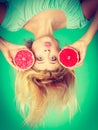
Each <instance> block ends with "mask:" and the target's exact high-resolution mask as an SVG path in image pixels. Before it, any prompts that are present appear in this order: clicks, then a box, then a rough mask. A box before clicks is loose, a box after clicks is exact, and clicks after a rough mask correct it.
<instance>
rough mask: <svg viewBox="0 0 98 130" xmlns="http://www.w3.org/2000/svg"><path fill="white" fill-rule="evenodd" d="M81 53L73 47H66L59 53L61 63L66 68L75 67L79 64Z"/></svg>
mask: <svg viewBox="0 0 98 130" xmlns="http://www.w3.org/2000/svg"><path fill="white" fill-rule="evenodd" d="M79 58H80V57H79V52H78V51H77V50H76V49H74V48H72V47H65V48H63V49H62V50H61V51H60V53H59V57H58V59H59V63H60V64H61V65H63V66H64V67H66V68H69V67H74V66H75V65H76V63H77V62H79Z"/></svg>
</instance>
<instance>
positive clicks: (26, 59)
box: [13, 49, 35, 70]
mask: <svg viewBox="0 0 98 130" xmlns="http://www.w3.org/2000/svg"><path fill="white" fill-rule="evenodd" d="M13 61H14V64H15V65H16V66H17V67H18V68H20V69H21V70H27V69H30V68H31V67H32V66H33V65H34V62H35V57H34V54H33V52H31V51H30V50H28V49H21V50H19V51H18V52H17V53H16V55H15V57H14V59H13Z"/></svg>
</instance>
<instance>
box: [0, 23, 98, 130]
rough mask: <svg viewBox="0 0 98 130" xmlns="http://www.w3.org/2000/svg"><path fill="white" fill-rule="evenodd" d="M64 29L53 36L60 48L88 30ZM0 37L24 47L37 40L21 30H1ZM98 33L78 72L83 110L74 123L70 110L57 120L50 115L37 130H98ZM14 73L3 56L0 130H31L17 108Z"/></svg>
mask: <svg viewBox="0 0 98 130" xmlns="http://www.w3.org/2000/svg"><path fill="white" fill-rule="evenodd" d="M88 27H89V25H87V26H86V27H85V28H83V29H74V30H70V29H61V30H59V31H56V32H55V33H54V36H55V37H56V39H58V40H59V42H60V44H61V47H63V46H65V45H68V44H72V43H73V42H75V41H76V40H78V39H79V38H80V37H81V36H82V35H83V34H84V33H85V32H86V30H87V29H88ZM0 35H1V36H2V37H4V38H5V39H6V40H8V41H10V42H12V43H13V44H14V43H15V44H16V43H17V44H24V42H25V41H26V40H29V39H34V36H33V35H32V34H31V33H30V32H27V31H26V30H23V29H21V30H20V31H18V32H14V33H12V32H8V31H6V30H2V29H0ZM97 42H98V33H97V34H96V35H95V36H94V38H93V40H92V41H91V43H90V45H89V47H88V50H87V54H86V57H85V60H84V64H83V65H82V66H81V67H79V68H76V69H75V72H76V77H77V83H78V87H77V99H78V103H79V106H80V109H79V110H78V111H77V112H76V114H75V116H74V117H73V119H72V120H71V122H70V121H69V120H68V112H67V110H66V111H65V112H64V113H63V114H62V115H61V117H58V118H57V117H56V113H55V111H54V112H53V111H52V112H50V113H49V115H48V116H47V117H46V119H45V124H44V126H39V127H38V130H97V129H98V101H97V100H98V94H97V93H98V92H97V91H98V58H97V53H98V52H97V49H98V43H97ZM14 81H15V71H14V69H13V68H12V67H11V66H10V65H9V63H8V62H7V61H6V59H5V58H4V56H3V55H2V53H1V52H0V130H30V129H33V128H30V126H29V125H24V123H23V118H22V116H21V114H20V113H19V111H18V110H17V107H16V102H15V92H14Z"/></svg>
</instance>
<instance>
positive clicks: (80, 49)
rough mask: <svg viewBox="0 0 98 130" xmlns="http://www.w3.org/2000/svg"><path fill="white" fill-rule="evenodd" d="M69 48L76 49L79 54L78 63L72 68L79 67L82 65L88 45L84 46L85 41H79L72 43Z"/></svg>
mask: <svg viewBox="0 0 98 130" xmlns="http://www.w3.org/2000/svg"><path fill="white" fill-rule="evenodd" d="M70 46H71V47H73V48H74V49H76V50H77V51H78V52H79V55H80V61H79V62H78V63H77V64H76V65H75V66H74V68H76V67H79V66H81V65H82V64H83V61H84V58H85V55H86V51H87V47H88V44H86V42H85V40H81V39H80V40H78V41H76V42H75V43H73V44H72V45H70ZM72 69H73V68H72Z"/></svg>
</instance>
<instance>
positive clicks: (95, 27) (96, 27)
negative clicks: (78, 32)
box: [71, 9, 98, 67]
mask: <svg viewBox="0 0 98 130" xmlns="http://www.w3.org/2000/svg"><path fill="white" fill-rule="evenodd" d="M97 31H98V9H97V11H96V14H95V16H94V19H93V21H92V23H91V25H90V27H89V29H88V30H87V32H86V33H85V34H84V35H83V36H82V38H81V39H79V40H78V41H76V42H75V43H73V44H72V45H71V46H72V47H73V48H75V49H76V50H78V51H79V53H80V61H79V62H78V63H77V64H76V66H75V67H79V66H80V65H82V64H83V61H84V58H85V55H86V51H87V48H88V45H89V44H90V42H91V40H92V39H93V37H94V35H95V34H96V32H97Z"/></svg>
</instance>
